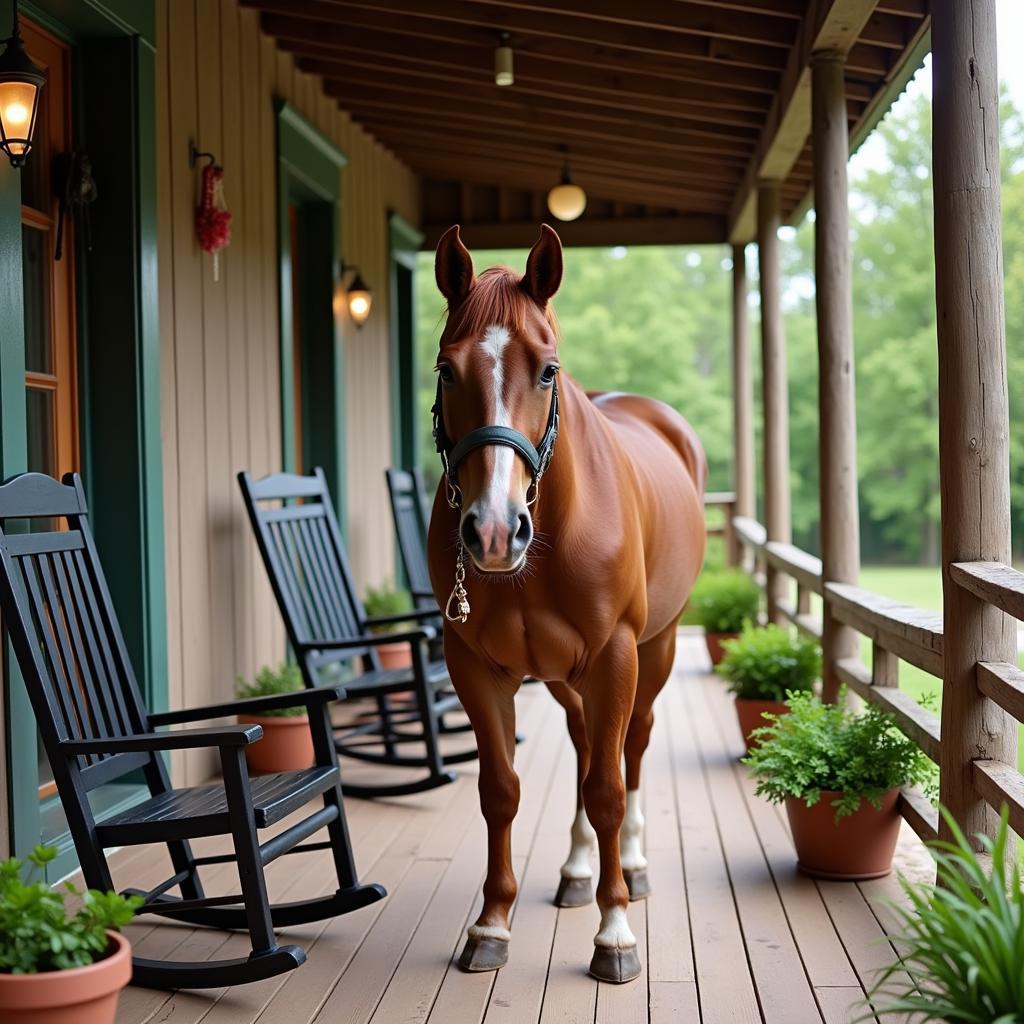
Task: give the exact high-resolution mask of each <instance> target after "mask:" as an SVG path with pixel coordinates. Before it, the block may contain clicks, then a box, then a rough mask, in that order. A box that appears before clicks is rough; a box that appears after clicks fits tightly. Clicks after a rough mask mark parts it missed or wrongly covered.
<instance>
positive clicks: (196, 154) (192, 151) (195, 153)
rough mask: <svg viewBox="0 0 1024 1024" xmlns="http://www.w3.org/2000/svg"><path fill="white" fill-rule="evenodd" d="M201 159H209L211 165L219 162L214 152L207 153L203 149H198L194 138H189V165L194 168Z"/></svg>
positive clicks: (213, 165)
mask: <svg viewBox="0 0 1024 1024" xmlns="http://www.w3.org/2000/svg"><path fill="white" fill-rule="evenodd" d="M200 160H208V161H209V165H208V166H210V167H215V166H216V164H217V158H216V157H215V156H214V155H213V154H212V153H206V152H204V151H203V150H200V149H197V148H196V144H195V142H194V141H193V140H192V139H189V140H188V165H189V167H192V168H194V167H195V166H196V164H197V163H198V162H199V161H200Z"/></svg>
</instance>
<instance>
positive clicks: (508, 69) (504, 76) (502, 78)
mask: <svg viewBox="0 0 1024 1024" xmlns="http://www.w3.org/2000/svg"><path fill="white" fill-rule="evenodd" d="M498 39H499V40H500V43H499V45H498V48H497V49H496V50H495V51H494V84H495V85H512V84H513V83H514V82H515V80H516V77H515V74H514V73H513V71H512V47H511V46H509V45H508V33H507V32H502V33H501V34H500V35H499V36H498Z"/></svg>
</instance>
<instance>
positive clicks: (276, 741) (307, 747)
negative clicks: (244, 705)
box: [238, 715, 314, 775]
mask: <svg viewBox="0 0 1024 1024" xmlns="http://www.w3.org/2000/svg"><path fill="white" fill-rule="evenodd" d="M238 721H239V722H241V723H242V724H243V725H250V724H254V725H262V726H263V738H262V739H259V740H257V741H256V742H255V743H250V744H249V745H248V746H247V747H246V748H245V759H246V760H247V761H248V762H249V771H250V772H252V773H253V774H254V775H269V774H270V773H272V772H297V771H301V770H302V769H303V768H312V767H313V760H314V755H313V736H312V734H311V733H310V731H309V716H308V715H288V716H284V715H270V716H266V717H262V716H259V715H239V716H238Z"/></svg>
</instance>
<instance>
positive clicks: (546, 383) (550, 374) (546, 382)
mask: <svg viewBox="0 0 1024 1024" xmlns="http://www.w3.org/2000/svg"><path fill="white" fill-rule="evenodd" d="M557 373H558V367H557V366H555V365H554V364H553V363H552V364H549V365H548V366H545V367H544V370H543V371H542V373H541V375H540V384H541V387H544V388H547V387H550V386H551V384H552V383H553V382H554V379H555V375H556V374H557Z"/></svg>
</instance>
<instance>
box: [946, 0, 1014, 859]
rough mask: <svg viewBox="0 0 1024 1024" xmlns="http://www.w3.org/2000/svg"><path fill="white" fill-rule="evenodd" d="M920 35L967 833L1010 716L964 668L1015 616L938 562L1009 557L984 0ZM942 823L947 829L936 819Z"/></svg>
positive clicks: (990, 51)
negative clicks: (928, 76)
mask: <svg viewBox="0 0 1024 1024" xmlns="http://www.w3.org/2000/svg"><path fill="white" fill-rule="evenodd" d="M932 49H933V58H932V77H933V90H932V104H933V115H932V123H933V125H934V127H933V130H932V161H933V187H934V202H935V294H936V307H937V310H938V318H937V328H938V344H939V473H940V484H941V492H942V583H943V592H944V602H943V606H944V628H943V662H944V672H943V681H942V756H941V762H940V768H941V781H940V799H941V801H942V803H943V804H944V805H945V806H946V807H947V808H948V809H949V811H950V812H951V814H952V815H953V817H954V818H956V820H957V822H958V823H959V824H960V826H961V827H962V828H963V829H964V831H965V832H967V833H968V834H969V835H970V834H971V833H975V832H987V833H989V834H991V833H992V832H993V830H994V825H995V814H994V812H992V811H990V810H989V809H988V807H987V806H986V805H985V804H984V802H983V801H982V800H981V798H980V797H979V796H978V793H977V791H976V790H975V788H974V785H973V783H972V778H971V774H972V767H971V762H972V760H974V759H977V758H989V759H992V760H996V761H1002V762H1004V763H1007V764H1012V765H1016V760H1017V758H1016V747H1017V724H1016V722H1014V721H1013V720H1012V719H1011V718H1010V716H1009V715H1007V714H1006V713H1005V712H1004V711H1002V710H1001V709H1000V708H999V707H997V706H996V705H995V704H994V703H993V702H992V701H990V700H989V699H988V698H986V697H985V696H983V695H982V694H981V693H980V692H979V690H978V687H977V682H976V679H975V671H976V667H977V664H978V662H979V661H1005V662H1015V661H1016V655H1017V650H1016V642H1015V640H1016V637H1015V629H1014V624H1013V622H1012V621H1011V620H1010V618H1009V617H1008V616H1007V615H1005V614H1004V613H1003V612H1001V611H999V610H998V609H997V608H994V607H992V606H991V605H988V604H986V603H985V602H984V601H981V600H980V599H979V598H977V597H975V596H973V595H972V594H970V593H969V592H968V591H967V590H964V589H963V588H961V587H959V586H958V585H957V584H956V583H955V582H954V581H953V580H952V579H951V577H950V569H949V567H950V563H952V562H972V561H994V562H1005V563H1009V561H1010V481H1009V413H1008V406H1007V385H1006V344H1005V333H1004V332H1005V328H1004V324H1003V265H1002V263H1003V261H1002V231H1001V225H1000V212H999V191H1000V182H999V114H998V111H999V85H998V78H997V75H996V0H972V2H971V3H969V4H966V3H963V0H933V4H932ZM940 834H941V835H943V836H944V837H945V838H947V839H948V838H949V830H948V829H947V828H946V826H945V823H940ZM1011 847H1012V844H1011ZM1011 856H1012V852H1011Z"/></svg>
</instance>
